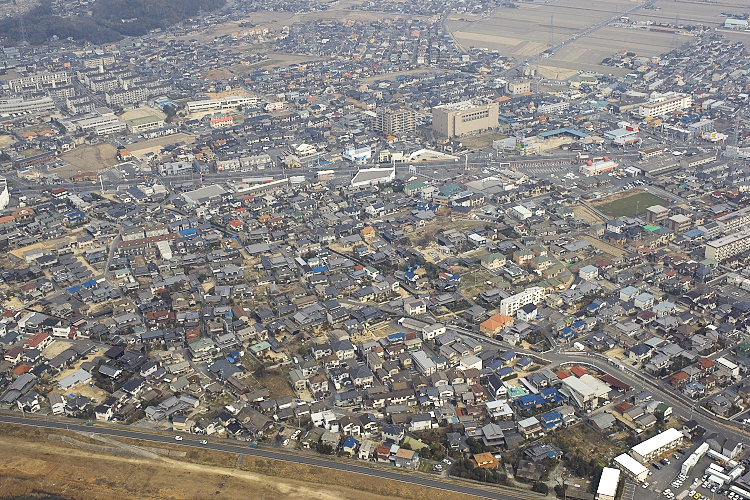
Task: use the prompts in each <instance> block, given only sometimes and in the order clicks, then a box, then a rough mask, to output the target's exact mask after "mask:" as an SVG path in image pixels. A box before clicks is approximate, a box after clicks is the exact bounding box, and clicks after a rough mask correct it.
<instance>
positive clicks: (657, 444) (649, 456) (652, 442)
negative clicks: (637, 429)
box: [630, 429, 685, 463]
mask: <svg viewBox="0 0 750 500" xmlns="http://www.w3.org/2000/svg"><path fill="white" fill-rule="evenodd" d="M684 440H685V435H684V434H683V433H682V432H680V431H678V430H677V429H667V430H665V431H664V432H661V433H659V434H657V435H656V436H654V437H652V438H650V439H647V440H645V441H643V442H642V443H639V444H637V445H635V446H633V448H632V449H631V450H630V454H631V455H632V456H633V458H635V459H637V460H640V461H641V462H643V463H646V462H650V461H651V460H653V459H654V458H656V457H658V456H659V455H661V454H662V453H664V452H666V451H668V450H671V449H673V448H676V447H677V446H680V445H681V444H682V442H683V441H684Z"/></svg>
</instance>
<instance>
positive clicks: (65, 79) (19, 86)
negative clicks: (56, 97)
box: [6, 71, 71, 93]
mask: <svg viewBox="0 0 750 500" xmlns="http://www.w3.org/2000/svg"><path fill="white" fill-rule="evenodd" d="M6 84H7V85H8V87H9V88H10V90H11V91H13V92H16V93H20V92H24V91H26V90H28V89H30V88H36V90H43V89H44V88H45V87H57V86H60V85H70V84H71V77H70V73H68V72H67V71H54V72H43V73H35V74H33V75H27V76H22V77H20V78H13V79H12V80H8V81H7V82H6Z"/></svg>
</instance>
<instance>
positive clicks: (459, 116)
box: [432, 101, 499, 137]
mask: <svg viewBox="0 0 750 500" xmlns="http://www.w3.org/2000/svg"><path fill="white" fill-rule="evenodd" d="M498 116H499V106H498V103H496V102H492V103H487V104H477V103H474V102H472V101H463V102H458V103H454V104H444V105H442V106H436V107H434V108H432V130H433V131H434V132H435V134H436V135H438V136H441V137H456V136H460V135H465V134H470V133H472V132H479V131H481V130H487V129H494V128H497V126H498Z"/></svg>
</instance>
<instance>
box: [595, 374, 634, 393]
mask: <svg viewBox="0 0 750 500" xmlns="http://www.w3.org/2000/svg"><path fill="white" fill-rule="evenodd" d="M599 378H600V379H601V380H602V381H603V382H606V383H608V384H609V385H611V386H612V387H614V388H615V389H618V390H620V391H623V392H627V391H629V390H630V386H629V385H628V384H626V383H625V382H623V381H622V380H620V379H619V378H615V377H613V376H612V375H610V374H609V373H607V374H604V375H602V376H601V377H599Z"/></svg>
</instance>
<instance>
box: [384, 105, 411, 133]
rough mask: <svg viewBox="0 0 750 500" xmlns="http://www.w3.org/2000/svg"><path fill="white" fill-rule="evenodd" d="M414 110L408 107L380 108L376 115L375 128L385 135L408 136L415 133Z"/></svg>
mask: <svg viewBox="0 0 750 500" xmlns="http://www.w3.org/2000/svg"><path fill="white" fill-rule="evenodd" d="M414 115H415V113H414V111H413V110H411V109H406V108H399V109H379V110H378V112H377V115H376V116H375V130H376V131H378V132H381V133H383V134H385V135H393V136H396V137H406V136H410V135H414V132H415V131H416V122H415V120H414Z"/></svg>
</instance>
